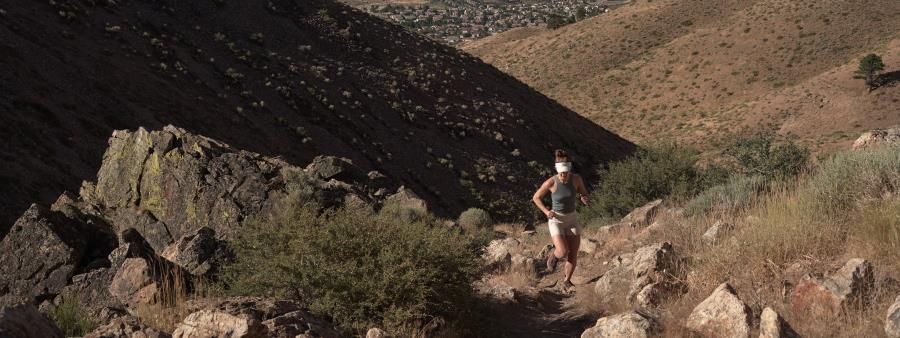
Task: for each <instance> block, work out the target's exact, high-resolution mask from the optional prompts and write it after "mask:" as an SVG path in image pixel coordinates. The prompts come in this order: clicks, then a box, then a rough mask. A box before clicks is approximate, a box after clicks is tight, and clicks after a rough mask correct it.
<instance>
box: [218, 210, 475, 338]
mask: <svg viewBox="0 0 900 338" xmlns="http://www.w3.org/2000/svg"><path fill="white" fill-rule="evenodd" d="M289 200H291V199H289ZM401 209H402V208H388V209H386V210H383V211H381V212H377V213H376V212H374V211H373V210H371V209H370V208H368V207H351V206H345V207H341V208H337V209H330V210H325V211H322V210H321V208H320V207H319V206H318V205H316V204H314V203H305V204H301V203H290V204H289V205H287V206H285V207H284V208H282V209H281V211H280V212H279V213H277V214H276V215H275V216H273V217H272V218H270V219H255V220H250V221H248V222H245V224H244V225H243V227H242V228H241V230H240V231H239V233H238V234H237V238H236V239H235V240H234V241H233V245H234V249H235V253H236V256H237V259H236V262H235V263H234V264H232V265H230V266H228V267H226V268H225V269H224V273H223V283H224V284H225V288H226V290H228V291H229V292H230V293H233V294H243V295H272V296H278V297H296V298H298V299H300V300H302V301H304V302H305V304H306V305H307V306H309V308H310V310H312V311H313V312H314V313H317V314H320V315H327V316H329V317H331V318H333V319H334V321H335V324H336V325H337V327H338V328H339V329H341V330H344V331H345V333H346V334H348V335H360V334H362V333H363V332H365V331H364V330H366V329H368V328H369V327H372V326H379V327H383V328H385V329H387V330H389V331H393V332H403V331H404V328H406V329H408V328H409V327H414V326H416V325H418V324H421V323H422V322H425V321H427V320H428V319H429V318H434V317H435V316H439V317H442V318H450V319H452V318H454V317H455V316H456V315H459V314H460V313H462V312H463V311H464V310H466V309H468V308H469V306H468V305H466V303H467V302H468V301H470V300H471V299H472V298H471V297H472V296H473V293H472V292H473V291H472V287H471V284H472V283H473V282H474V281H475V280H476V279H477V278H478V277H479V274H480V262H479V257H478V254H477V252H478V248H481V247H483V246H484V245H485V244H486V242H487V236H486V235H484V234H478V235H473V234H461V233H460V232H459V231H458V230H456V229H453V228H450V227H446V226H443V225H439V224H436V223H435V222H434V217H431V216H429V215H427V214H424V215H423V214H422V213H418V212H411V213H408V214H403V213H404V212H406V211H403V210H401ZM398 215H406V216H398ZM409 215H413V216H410V217H407V216H409Z"/></svg>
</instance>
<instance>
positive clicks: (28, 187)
mask: <svg viewBox="0 0 900 338" xmlns="http://www.w3.org/2000/svg"><path fill="white" fill-rule="evenodd" d="M0 9H2V10H3V11H2V12H0V13H2V14H0V66H2V68H3V69H4V71H3V72H0V92H3V93H4V94H3V95H2V96H0V112H2V114H3V117H4V123H3V124H2V125H0V134H2V135H4V140H5V141H4V142H3V143H2V145H0V158H2V159H3V162H4V163H5V164H6V165H4V166H3V168H0V204H2V211H0V233H4V232H5V229H6V227H8V225H9V224H11V223H12V220H13V219H14V217H16V216H18V215H20V214H21V213H22V211H23V210H25V208H26V207H27V203H29V202H30V201H42V202H44V203H46V202H49V201H51V200H52V199H53V198H55V197H56V196H58V194H59V193H60V192H61V191H62V190H64V189H68V190H77V189H78V186H79V183H80V182H81V180H83V179H91V178H93V175H94V173H95V172H96V169H97V167H98V166H99V164H100V163H99V159H100V158H101V156H100V155H101V154H102V153H103V149H105V147H106V138H107V137H108V135H109V134H110V133H111V132H112V130H113V129H135V128H137V127H138V126H144V127H147V128H152V129H159V128H161V127H162V126H164V125H167V124H174V125H178V126H180V127H183V128H186V129H187V130H190V131H192V132H195V133H200V134H204V135H208V136H210V137H213V138H216V139H219V140H222V141H224V142H227V143H229V144H231V145H232V146H235V147H238V148H242V149H248V150H251V151H254V152H258V153H261V154H265V155H274V156H280V157H282V158H284V159H285V160H287V161H288V162H291V163H294V164H298V165H304V164H306V163H308V162H309V161H311V160H312V158H313V157H314V156H315V155H318V154H328V155H335V156H343V157H347V158H350V159H351V160H353V162H354V164H356V165H357V166H359V167H361V168H363V169H366V170H378V171H380V172H382V173H384V174H385V175H387V176H389V177H390V178H392V179H394V180H396V181H399V182H403V183H404V184H406V185H407V186H408V187H410V188H412V189H413V190H414V191H415V192H416V193H418V194H419V195H421V196H422V197H423V198H424V199H426V200H427V201H428V202H429V203H430V205H431V206H432V207H433V208H434V209H435V210H436V211H437V212H438V213H439V214H443V215H447V216H452V215H455V214H456V213H458V212H459V211H461V210H463V209H464V208H466V207H469V206H476V205H478V206H483V207H488V208H490V209H492V210H493V211H495V212H499V211H507V212H509V214H510V215H512V214H513V212H517V211H521V210H522V208H525V207H527V203H526V202H523V200H527V196H528V195H530V191H531V190H532V189H533V188H534V186H535V184H537V183H538V181H539V180H540V179H541V175H542V174H543V171H545V170H546V168H549V163H548V162H549V158H548V157H549V154H550V150H551V149H553V148H555V147H567V148H571V149H572V150H573V152H574V153H575V155H576V157H577V159H578V160H579V165H581V168H582V172H585V173H587V174H590V173H591V172H592V170H588V168H590V167H592V166H595V165H597V164H600V163H603V162H606V161H609V160H612V159H616V158H619V157H621V156H624V155H625V154H627V153H629V152H630V151H631V150H632V149H633V145H632V144H631V143H629V142H627V141H625V140H624V139H622V138H620V137H618V136H616V135H614V134H612V133H610V132H608V131H606V130H604V129H603V128H601V127H599V126H597V125H596V124H594V123H592V122H591V121H589V120H587V119H585V118H583V117H581V116H579V115H578V114H576V113H574V112H572V111H570V110H568V109H566V108H565V107H563V106H561V105H559V104H557V103H556V102H554V101H553V100H551V99H549V98H547V97H545V96H543V95H541V94H539V93H537V92H535V91H533V90H531V89H530V88H529V87H528V86H526V85H524V84H522V83H520V82H518V81H517V80H515V79H513V78H511V77H509V76H507V75H505V74H504V73H502V72H499V71H497V70H496V69H494V68H493V67H491V66H489V65H486V64H484V63H483V62H481V61H480V60H478V59H475V58H472V57H470V56H468V55H466V54H464V53H460V52H458V51H456V50H455V49H452V48H449V47H446V46H442V45H439V44H437V43H434V42H431V41H428V40H427V39H424V38H421V37H418V36H415V35H413V34H410V33H408V32H406V31H404V30H402V29H401V28H400V27H398V26H395V25H392V24H389V23H386V22H384V21H382V20H380V19H377V18H374V17H371V16H368V15H366V14H364V13H362V12H360V11H358V10H355V9H352V8H350V7H347V6H345V5H341V4H337V3H335V2H332V1H323V0H313V1H269V2H243V1H224V2H223V1H150V0H147V1H137V0H127V1H115V2H113V1H76V0H61V1H54V2H49V3H48V2H33V1H28V2H16V3H15V4H13V3H10V2H3V3H0ZM514 210H517V211H514ZM520 214H522V213H520ZM497 216H498V217H499V218H503V217H505V216H507V215H503V214H500V215H497Z"/></svg>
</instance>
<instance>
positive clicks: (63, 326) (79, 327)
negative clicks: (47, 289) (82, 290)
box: [51, 296, 95, 337]
mask: <svg viewBox="0 0 900 338" xmlns="http://www.w3.org/2000/svg"><path fill="white" fill-rule="evenodd" d="M51 317H53V321H54V322H56V326H58V327H59V328H60V330H62V331H63V333H64V334H65V335H66V337H73V336H75V337H81V336H83V335H86V334H88V333H90V332H91V331H94V327H95V325H94V322H93V321H91V320H90V317H89V316H88V314H87V313H86V312H85V310H84V308H82V307H81V302H80V301H79V300H78V297H74V296H69V297H62V300H61V301H60V303H59V305H57V306H56V308H54V309H53V313H51Z"/></svg>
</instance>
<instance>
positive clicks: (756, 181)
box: [684, 175, 766, 216]
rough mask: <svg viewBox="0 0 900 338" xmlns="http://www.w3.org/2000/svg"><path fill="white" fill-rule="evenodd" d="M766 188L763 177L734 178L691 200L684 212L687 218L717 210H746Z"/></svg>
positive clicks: (739, 176)
mask: <svg viewBox="0 0 900 338" xmlns="http://www.w3.org/2000/svg"><path fill="white" fill-rule="evenodd" d="M765 187H766V181H765V179H764V178H762V177H761V176H749V177H748V176H741V175H738V176H733V177H731V178H729V179H728V181H727V182H725V183H723V184H719V185H715V186H712V187H710V188H709V189H706V190H704V191H703V192H701V193H700V194H698V195H697V196H696V197H694V198H693V199H691V201H690V202H688V203H687V205H685V207H684V212H685V215H687V216H696V215H701V214H705V213H708V212H710V211H713V210H715V209H721V210H740V209H744V208H746V207H747V206H749V205H750V203H751V202H752V201H753V200H754V199H756V197H757V195H758V194H759V193H761V192H763V191H764V190H765Z"/></svg>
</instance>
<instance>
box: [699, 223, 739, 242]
mask: <svg viewBox="0 0 900 338" xmlns="http://www.w3.org/2000/svg"><path fill="white" fill-rule="evenodd" d="M732 230H734V225H732V224H731V223H725V222H722V221H716V223H714V224H713V225H712V226H711V227H709V229H707V230H706V232H704V233H703V236H702V237H701V239H702V240H703V241H704V242H706V243H709V244H713V243H716V242H718V241H719V240H720V239H722V237H724V236H725V235H726V234H728V233H729V232H731V231H732Z"/></svg>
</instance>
